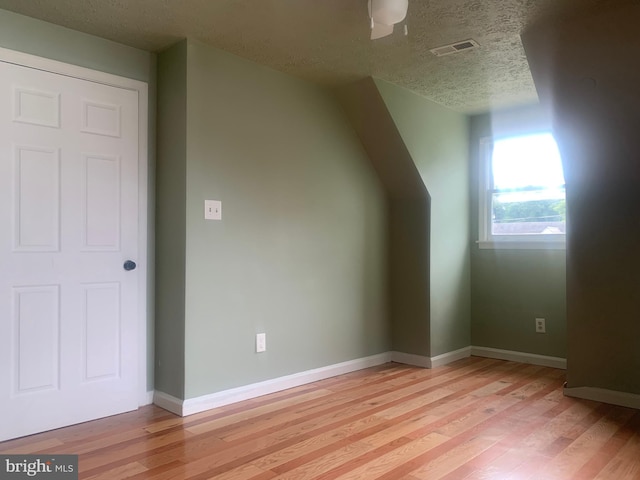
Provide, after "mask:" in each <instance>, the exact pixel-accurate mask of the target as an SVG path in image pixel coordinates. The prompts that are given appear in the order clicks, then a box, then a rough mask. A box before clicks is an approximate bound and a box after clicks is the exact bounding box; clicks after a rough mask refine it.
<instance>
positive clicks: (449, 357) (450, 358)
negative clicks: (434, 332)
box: [431, 347, 471, 368]
mask: <svg viewBox="0 0 640 480" xmlns="http://www.w3.org/2000/svg"><path fill="white" fill-rule="evenodd" d="M470 356H471V347H464V348H460V349H458V350H454V351H453V352H447V353H443V354H441V355H436V356H435V357H431V368H436V367H441V366H443V365H446V364H447V363H451V362H455V361H457V360H462V359H463V358H467V357H470Z"/></svg>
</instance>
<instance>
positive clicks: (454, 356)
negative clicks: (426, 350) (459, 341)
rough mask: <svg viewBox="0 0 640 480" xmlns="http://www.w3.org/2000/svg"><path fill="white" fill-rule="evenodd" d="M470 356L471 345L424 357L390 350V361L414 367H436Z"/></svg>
mask: <svg viewBox="0 0 640 480" xmlns="http://www.w3.org/2000/svg"><path fill="white" fill-rule="evenodd" d="M470 356H471V347H464V348H461V349H459V350H454V351H453V352H447V353H443V354H441V355H436V356H435V357H425V356H423V355H415V354H413V353H404V352H391V361H392V362H396V363H404V364H405V365H413V366H414V367H422V368H436V367H441V366H443V365H446V364H447V363H451V362H455V361H456V360H461V359H463V358H467V357H470Z"/></svg>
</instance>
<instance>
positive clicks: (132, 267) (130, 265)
mask: <svg viewBox="0 0 640 480" xmlns="http://www.w3.org/2000/svg"><path fill="white" fill-rule="evenodd" d="M136 266H137V265H136V262H134V261H133V260H127V261H126V262H124V265H123V267H124V269H125V270H126V271H127V272H128V271H129V270H135V268H136Z"/></svg>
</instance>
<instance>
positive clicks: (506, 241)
mask: <svg viewBox="0 0 640 480" xmlns="http://www.w3.org/2000/svg"><path fill="white" fill-rule="evenodd" d="M493 144H494V142H493V139H492V138H491V137H484V138H481V139H480V162H479V164H480V169H479V184H480V185H479V190H478V192H479V201H478V206H479V215H478V221H479V232H478V233H479V239H478V246H479V247H480V248H496V249H497V248H511V249H564V248H565V242H566V234H546V233H545V234H540V233H537V234H536V233H531V234H517V235H511V234H506V235H504V234H503V235H500V234H494V233H493V228H492V227H493V196H494V193H502V192H504V190H499V189H496V188H495V186H494V181H493V172H492V162H491V159H492V155H493Z"/></svg>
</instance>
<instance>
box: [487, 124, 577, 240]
mask: <svg viewBox="0 0 640 480" xmlns="http://www.w3.org/2000/svg"><path fill="white" fill-rule="evenodd" d="M491 164H492V172H493V185H494V189H493V193H492V211H491V214H492V215H491V218H492V222H491V233H492V234H493V235H540V234H556V235H557V234H564V233H565V213H566V207H565V192H564V175H563V173H562V162H561V161H560V154H559V152H558V147H557V145H556V143H555V140H554V139H553V137H552V136H551V134H538V135H529V136H524V137H513V138H508V139H503V140H498V141H496V142H495V144H494V149H493V156H492V161H491Z"/></svg>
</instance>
